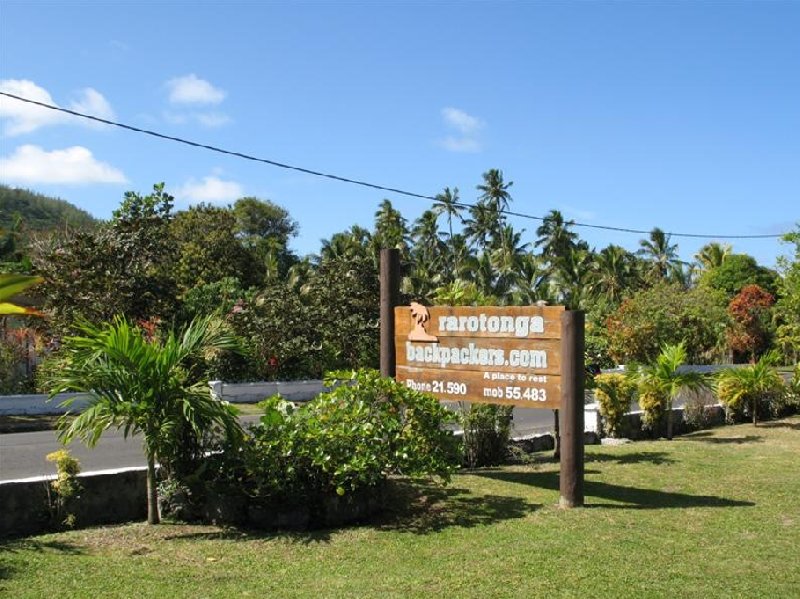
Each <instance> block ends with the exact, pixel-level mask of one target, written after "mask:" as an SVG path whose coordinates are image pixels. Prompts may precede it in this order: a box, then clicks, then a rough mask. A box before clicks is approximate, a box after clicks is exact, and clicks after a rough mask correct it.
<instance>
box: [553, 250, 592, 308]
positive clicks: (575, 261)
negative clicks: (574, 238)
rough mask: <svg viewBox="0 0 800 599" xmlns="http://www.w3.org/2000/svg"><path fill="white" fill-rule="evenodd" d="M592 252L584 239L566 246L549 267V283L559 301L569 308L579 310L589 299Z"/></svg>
mask: <svg viewBox="0 0 800 599" xmlns="http://www.w3.org/2000/svg"><path fill="white" fill-rule="evenodd" d="M593 263H594V252H593V251H592V250H591V249H590V248H589V245H588V244H587V243H586V242H585V241H581V242H579V243H578V244H577V245H575V246H572V247H568V248H567V249H566V251H565V253H564V254H563V255H561V256H560V258H559V260H558V261H557V262H556V264H555V270H554V271H553V269H552V268H551V272H552V277H551V279H550V284H551V286H553V287H554V288H555V290H556V294H557V296H558V298H559V302H560V303H562V304H564V305H565V306H566V307H567V308H568V309H570V310H580V309H581V308H583V307H584V305H585V304H586V302H587V301H588V300H589V299H590V297H591V293H592V275H593V268H594V265H593Z"/></svg>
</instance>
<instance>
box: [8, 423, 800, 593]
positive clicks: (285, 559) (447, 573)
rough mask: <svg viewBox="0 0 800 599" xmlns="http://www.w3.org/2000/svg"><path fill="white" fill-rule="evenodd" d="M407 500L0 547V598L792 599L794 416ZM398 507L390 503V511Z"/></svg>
mask: <svg viewBox="0 0 800 599" xmlns="http://www.w3.org/2000/svg"><path fill="white" fill-rule="evenodd" d="M541 459H542V461H541V462H537V463H533V464H530V465H525V466H513V467H504V468H499V469H491V470H481V471H475V472H472V473H469V474H462V475H459V476H456V477H455V478H454V480H453V482H452V485H450V486H449V487H447V488H444V489H442V488H438V487H433V486H431V487H421V488H419V490H418V491H417V492H412V491H410V490H409V488H407V487H399V488H398V494H399V495H401V496H403V497H406V498H408V497H413V499H414V500H413V502H412V503H411V505H410V507H409V506H408V504H404V503H403V502H401V501H398V505H397V506H396V507H395V508H394V509H393V511H391V513H388V514H386V515H385V516H384V517H383V519H382V520H381V521H380V522H379V523H376V524H371V525H364V526H361V527H357V528H351V529H342V530H329V531H320V532H315V533H308V534H305V533H280V534H268V535H262V534H251V533H247V532H242V531H237V530H223V529H220V528H216V527H212V526H184V525H161V526H156V527H148V526H146V525H144V524H132V525H126V526H118V527H106V528H97V529H90V530H80V531H73V532H68V533H62V534H52V535H44V536H39V537H33V538H29V539H23V540H15V541H9V542H5V543H2V544H0V594H3V592H5V593H6V594H7V596H8V597H15V598H22V597H59V598H65V597H81V598H84V597H169V598H170V599H172V598H179V597H192V598H195V597H226V598H227V597H242V596H249V597H526V598H529V597H550V596H556V597H581V598H583V597H667V596H675V597H702V598H704V599H712V598H717V597H770V598H785V597H800V502H798V497H800V468H798V466H800V417H794V418H790V419H787V420H783V421H778V422H771V423H765V424H763V425H760V426H758V427H757V428H754V427H752V426H750V425H739V426H731V427H724V428H719V429H715V430H713V431H702V432H699V433H695V434H694V435H690V436H686V437H680V438H676V439H675V440H674V441H671V442H669V441H654V442H640V443H635V444H630V445H624V446H617V447H600V446H592V447H587V461H586V504H587V506H586V507H585V508H583V509H575V510H568V511H566V510H560V509H558V507H557V503H558V470H557V465H556V464H554V463H552V462H550V461H546V459H545V457H544V456H542V458H541ZM403 505H406V507H402V506H403Z"/></svg>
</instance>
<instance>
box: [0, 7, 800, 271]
mask: <svg viewBox="0 0 800 599" xmlns="http://www.w3.org/2000/svg"><path fill="white" fill-rule="evenodd" d="M798 30H800V2H636V3H634V2H614V3H601V2H575V3H571V2H469V3H466V2H435V3H421V2H404V3H377V2H369V3H367V2H359V3H353V2H347V3H345V2H327V3H321V2H319V3H318V2H302V3H301V2H294V3H285V2H273V3H267V2H225V3H222V2H203V3H189V2H179V3H176V2H158V3H156V2H136V3H133V2H114V3H110V2H109V3H100V2H70V1H62V2H36V1H27V2H18V1H16V0H14V1H10V0H3V1H2V2H1V3H0V90H2V91H8V92H10V93H15V94H17V95H21V96H25V97H31V98H33V99H39V100H42V101H45V102H49V103H55V104H58V105H59V106H63V107H67V108H73V109H75V110H79V111H85V112H91V113H92V114H96V115H98V116H102V117H106V118H111V119H114V120H118V121H122V122H125V123H129V124H131V125H135V126H138V127H142V128H149V129H154V130H157V131H160V132H163V133H165V134H168V135H174V136H179V137H184V138H188V139H192V140H196V141H200V142H203V143H207V144H211V145H216V146H220V147H224V148H227V149H231V150H236V151H240V152H244V153H248V154H252V155H256V156H259V157H263V158H268V159H272V160H276V161H280V162H284V163H289V164H294V165H298V166H303V167H306V168H310V169H315V170H320V171H325V172H330V173H335V174H338V175H342V176H346V177H352V178H356V179H362V180H367V181H370V182H374V183H377V184H381V185H385V186H388V187H396V188H401V189H407V190H409V191H414V192H417V193H422V194H426V195H435V194H436V193H438V192H439V191H441V190H442V189H443V188H444V187H445V186H449V187H458V188H459V189H460V192H461V198H462V200H463V201H465V202H473V201H475V199H476V196H477V192H476V191H475V186H476V185H477V184H478V183H480V181H481V173H483V172H484V171H486V170H487V169H489V168H500V169H502V170H503V172H504V174H505V178H506V180H510V181H513V182H514V185H513V187H512V188H511V190H510V191H511V192H512V197H513V199H514V201H513V203H512V209H513V210H515V211H518V212H524V213H527V214H532V215H536V216H541V215H544V214H545V213H546V212H547V211H549V210H551V209H558V210H561V211H562V212H563V213H564V214H565V216H566V217H567V218H571V219H574V220H576V221H578V222H581V223H588V224H593V225H610V226H616V227H627V228H634V229H645V230H649V229H651V228H652V227H654V226H660V227H661V228H662V229H664V230H667V231H674V232H686V233H699V234H716V235H720V234H734V235H735V234H740V235H748V234H767V233H780V232H785V231H788V230H791V229H792V228H793V224H794V223H796V222H798V221H800V201H798V198H800V133H798V132H800V35H798V33H797V32H798ZM158 181H165V182H166V183H167V189H168V190H169V191H170V192H171V193H173V194H175V195H176V197H177V198H178V206H179V207H185V206H187V205H188V204H190V203H194V202H197V201H202V200H204V201H209V202H213V203H218V204H226V203H228V202H231V201H232V200H235V199H236V198H237V197H240V196H243V195H255V196H258V197H262V198H268V199H271V200H273V201H275V202H277V203H278V204H280V205H282V206H284V207H285V208H287V209H288V210H289V211H290V213H291V214H292V216H293V217H294V218H295V219H296V220H297V221H299V223H300V236H299V237H298V238H297V239H296V240H295V241H294V243H293V247H294V249H295V250H297V251H298V252H299V253H301V254H305V253H309V252H316V251H317V250H318V249H319V241H320V239H321V238H323V237H330V235H332V234H333V233H335V232H337V231H341V230H344V229H346V228H349V227H350V226H351V225H353V224H360V225H362V226H371V224H372V221H373V215H374V212H375V211H376V209H377V207H378V204H379V202H380V201H381V200H382V199H383V198H384V197H388V198H389V199H391V200H392V202H393V203H394V205H395V207H397V208H398V209H400V210H401V211H402V213H403V215H404V216H406V217H407V218H408V219H409V220H411V219H413V218H415V217H417V216H418V215H419V214H420V213H421V212H422V211H423V210H424V209H426V208H428V207H429V203H428V202H426V201H423V200H417V199H412V198H404V197H402V196H396V195H393V194H390V193H383V192H379V191H375V190H368V189H363V188H359V187H354V186H351V185H346V184H342V183H338V182H335V181H329V180H324V179H319V178H315V177H311V176H308V175H303V174H300V173H296V172H291V171H285V170H281V169H276V168H274V167H270V166H267V165H263V164H257V163H251V162H246V161H243V160H240V159H236V158H233V157H226V156H222V155H218V154H213V153H210V152H207V151H204V150H199V149H194V148H189V147H186V146H181V145H177V144H174V143H171V142H165V141H159V140H156V139H153V138H150V137H145V136H141V135H138V134H134V133H129V132H126V131H123V130H119V129H114V128H109V127H102V126H92V125H88V124H86V123H84V122H80V121H79V120H76V119H72V118H62V117H58V116H54V113H50V112H49V111H45V110H44V109H38V108H31V107H28V106H22V105H20V103H19V102H17V101H15V100H10V99H7V98H1V99H0V182H3V183H6V184H10V185H14V186H20V187H27V188H30V189H34V190H36V191H39V192H42V193H46V194H53V195H57V196H59V197H62V198H64V199H67V200H69V201H71V202H73V203H75V204H77V205H78V206H81V207H82V208H84V209H86V210H88V211H90V212H91V213H93V214H95V215H97V216H99V217H104V218H107V217H108V216H110V214H111V211H112V210H113V209H114V208H115V207H116V206H117V205H118V204H119V201H120V200H121V199H122V195H123V193H124V192H125V191H126V190H128V189H133V190H137V191H141V192H146V191H148V190H149V189H150V188H151V186H152V184H153V183H155V182H158ZM512 223H513V224H514V225H515V226H517V227H518V228H524V229H526V233H525V235H524V238H525V240H526V241H532V240H533V238H534V236H535V229H536V227H537V226H538V223H537V222H535V221H532V220H521V219H512ZM578 232H579V233H580V234H581V236H582V237H583V238H584V239H586V240H588V241H589V243H590V244H591V245H593V246H595V247H596V248H597V249H600V248H602V247H604V246H605V245H607V244H609V243H617V244H620V245H623V246H624V247H627V248H628V249H632V250H633V249H636V247H637V246H638V240H639V239H640V238H641V237H642V236H641V235H635V234H633V235H632V234H621V233H612V232H604V231H597V230H592V229H584V228H579V229H578ZM673 241H674V242H678V243H679V248H680V253H681V255H682V257H683V258H684V259H687V260H688V259H691V257H692V255H693V254H694V253H695V252H696V250H697V248H698V247H699V246H701V245H702V244H704V243H706V242H707V241H711V239H704V240H695V239H681V238H677V237H676V238H673ZM731 243H733V246H734V250H735V251H739V252H747V253H750V254H752V255H754V256H755V257H756V258H757V259H758V260H759V261H760V262H762V263H764V264H767V265H773V264H774V262H775V257H776V256H777V255H779V254H780V253H788V249H789V248H788V247H787V246H785V245H782V244H780V243H779V242H778V241H777V240H774V239H767V240H748V241H744V240H741V241H739V240H737V241H732V242H731Z"/></svg>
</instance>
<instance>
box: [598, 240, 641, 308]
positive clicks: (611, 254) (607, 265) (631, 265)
mask: <svg viewBox="0 0 800 599" xmlns="http://www.w3.org/2000/svg"><path fill="white" fill-rule="evenodd" d="M593 268H594V274H593V277H592V278H593V287H594V291H595V295H596V296H599V297H602V298H604V299H605V300H606V301H607V302H608V303H609V304H611V305H613V306H616V305H618V304H619V302H620V301H622V297H623V295H624V294H625V292H626V291H628V290H631V288H632V287H633V286H634V285H635V282H636V274H637V273H636V267H635V261H634V260H633V256H632V255H631V253H630V252H628V251H627V250H625V249H624V248H622V247H620V246H618V245H613V244H612V245H609V246H608V247H605V248H603V249H602V250H601V251H600V253H599V254H597V255H596V256H595V260H594V263H593Z"/></svg>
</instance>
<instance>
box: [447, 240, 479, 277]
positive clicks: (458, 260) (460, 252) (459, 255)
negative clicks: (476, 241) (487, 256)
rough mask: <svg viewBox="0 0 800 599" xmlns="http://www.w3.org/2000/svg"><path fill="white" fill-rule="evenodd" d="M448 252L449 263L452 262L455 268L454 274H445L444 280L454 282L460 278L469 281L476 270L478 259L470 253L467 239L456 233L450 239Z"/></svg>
mask: <svg viewBox="0 0 800 599" xmlns="http://www.w3.org/2000/svg"><path fill="white" fill-rule="evenodd" d="M447 251H448V253H449V254H450V260H448V262H452V264H453V265H454V268H453V271H452V272H449V273H445V277H444V278H445V279H446V280H448V281H454V280H456V279H459V278H461V279H469V278H470V275H471V274H472V272H473V270H474V268H475V263H476V258H475V255H474V254H473V253H472V252H471V251H470V247H469V244H468V243H467V238H466V237H465V236H464V235H462V234H460V233H456V234H455V235H453V237H452V238H451V239H450V244H449V246H448V248H447Z"/></svg>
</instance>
